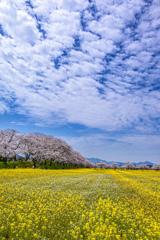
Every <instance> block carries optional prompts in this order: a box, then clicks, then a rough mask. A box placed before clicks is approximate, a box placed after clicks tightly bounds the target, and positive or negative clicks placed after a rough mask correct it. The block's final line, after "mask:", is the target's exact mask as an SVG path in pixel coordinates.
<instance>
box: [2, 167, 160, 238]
mask: <svg viewBox="0 0 160 240" xmlns="http://www.w3.org/2000/svg"><path fill="white" fill-rule="evenodd" d="M0 239H16V240H19V239H27V240H28V239H31V240H32V239H41V240H47V239H53V240H56V239H58V240H61V239H62V240H65V239H67V240H72V239H78V240H80V239H84V240H95V239H96V240H100V239H107V240H108V239H141V240H145V239H160V171H154V170H123V171H122V170H116V171H114V170H103V169H102V170H101V169H72V170H40V169H1V170H0Z"/></svg>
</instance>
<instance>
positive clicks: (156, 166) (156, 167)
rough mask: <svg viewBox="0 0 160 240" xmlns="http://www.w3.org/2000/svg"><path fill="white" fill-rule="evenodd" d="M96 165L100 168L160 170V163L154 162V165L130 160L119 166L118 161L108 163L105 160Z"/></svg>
mask: <svg viewBox="0 0 160 240" xmlns="http://www.w3.org/2000/svg"><path fill="white" fill-rule="evenodd" d="M96 166H97V167H99V168H106V169H146V170H147V169H153V170H160V164H154V165H153V166H152V167H151V166H148V165H146V164H142V165H136V166H135V165H134V164H132V163H130V162H127V163H126V164H124V165H121V166H119V165H118V164H117V163H112V164H107V163H105V162H98V163H96Z"/></svg>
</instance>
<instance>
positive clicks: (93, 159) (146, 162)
mask: <svg viewBox="0 0 160 240" xmlns="http://www.w3.org/2000/svg"><path fill="white" fill-rule="evenodd" d="M88 160H90V161H91V162H92V163H98V162H104V163H107V164H112V163H117V164H118V165H125V164H126V163H124V162H114V161H111V162H107V161H106V160H102V159H100V158H88ZM132 164H134V165H143V164H146V165H149V166H153V165H154V164H153V163H152V162H148V161H145V162H139V163H135V162H133V163H132Z"/></svg>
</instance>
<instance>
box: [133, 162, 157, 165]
mask: <svg viewBox="0 0 160 240" xmlns="http://www.w3.org/2000/svg"><path fill="white" fill-rule="evenodd" d="M132 164H134V165H143V164H146V165H149V166H153V165H154V164H153V163H152V162H148V161H145V162H139V163H134V162H133V163H132Z"/></svg>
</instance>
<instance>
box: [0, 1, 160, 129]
mask: <svg viewBox="0 0 160 240" xmlns="http://www.w3.org/2000/svg"><path fill="white" fill-rule="evenodd" d="M31 4H32V5H33V8H32V7H29V6H26V5H25V2H24V1H22V0H19V1H6V2H5V1H3V2H2V1H1V2H0V12H1V14H0V22H1V25H2V29H3V31H4V33H5V34H1V35H0V59H1V60H0V63H1V64H0V76H1V80H0V90H2V89H3V91H2V95H1V96H0V97H1V98H2V102H1V105H0V106H1V107H0V109H1V110H0V112H1V113H4V112H5V111H8V110H9V106H10V104H11V103H12V106H13V105H14V110H15V112H16V111H17V112H18V113H21V114H24V115H27V116H29V117H30V118H32V119H33V120H34V121H35V122H39V121H41V123H44V121H45V123H46V124H51V123H54V122H56V123H57V122H58V121H59V122H60V123H61V124H63V123H66V122H69V123H80V124H84V125H86V126H88V127H93V128H101V129H103V130H104V129H105V130H108V131H112V130H120V129H123V128H124V129H126V128H128V129H132V128H134V129H135V130H137V131H142V132H143V131H144V130H145V131H148V132H150V131H151V130H154V131H156V130H157V129H159V120H158V117H159V113H160V111H159V109H160V106H159V105H160V99H159V97H158V96H157V90H156V87H158V84H159V83H158V81H159V73H160V69H159V62H160V59H159V57H158V53H157V51H158V50H159V45H158V42H159V36H160V33H159V28H158V26H159V25H158V21H159V17H160V15H159V12H158V11H157V6H158V2H156V1H153V3H152V4H151V6H150V7H147V4H146V3H145V2H144V1H143V0H137V1H133V2H132V1H125V0H123V1H120V2H115V1H101V0H98V1H95V3H94V4H96V7H95V9H96V11H95V12H94V13H93V12H91V10H90V7H91V6H92V4H93V3H89V2H88V1H87V0H83V1H80V0H64V1H62V0H61V1H58V0H57V1H56V0H54V1H51V0H47V1H45V2H43V1H38V0H35V1H31ZM142 7H143V8H144V9H146V10H144V11H143V14H142ZM135 14H139V18H136V15H135ZM155 29H156V31H155ZM76 41H77V42H76ZM153 86H154V88H155V89H153ZM151 90H152V91H151ZM0 92H1V91H0ZM155 119H156V120H155Z"/></svg>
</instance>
